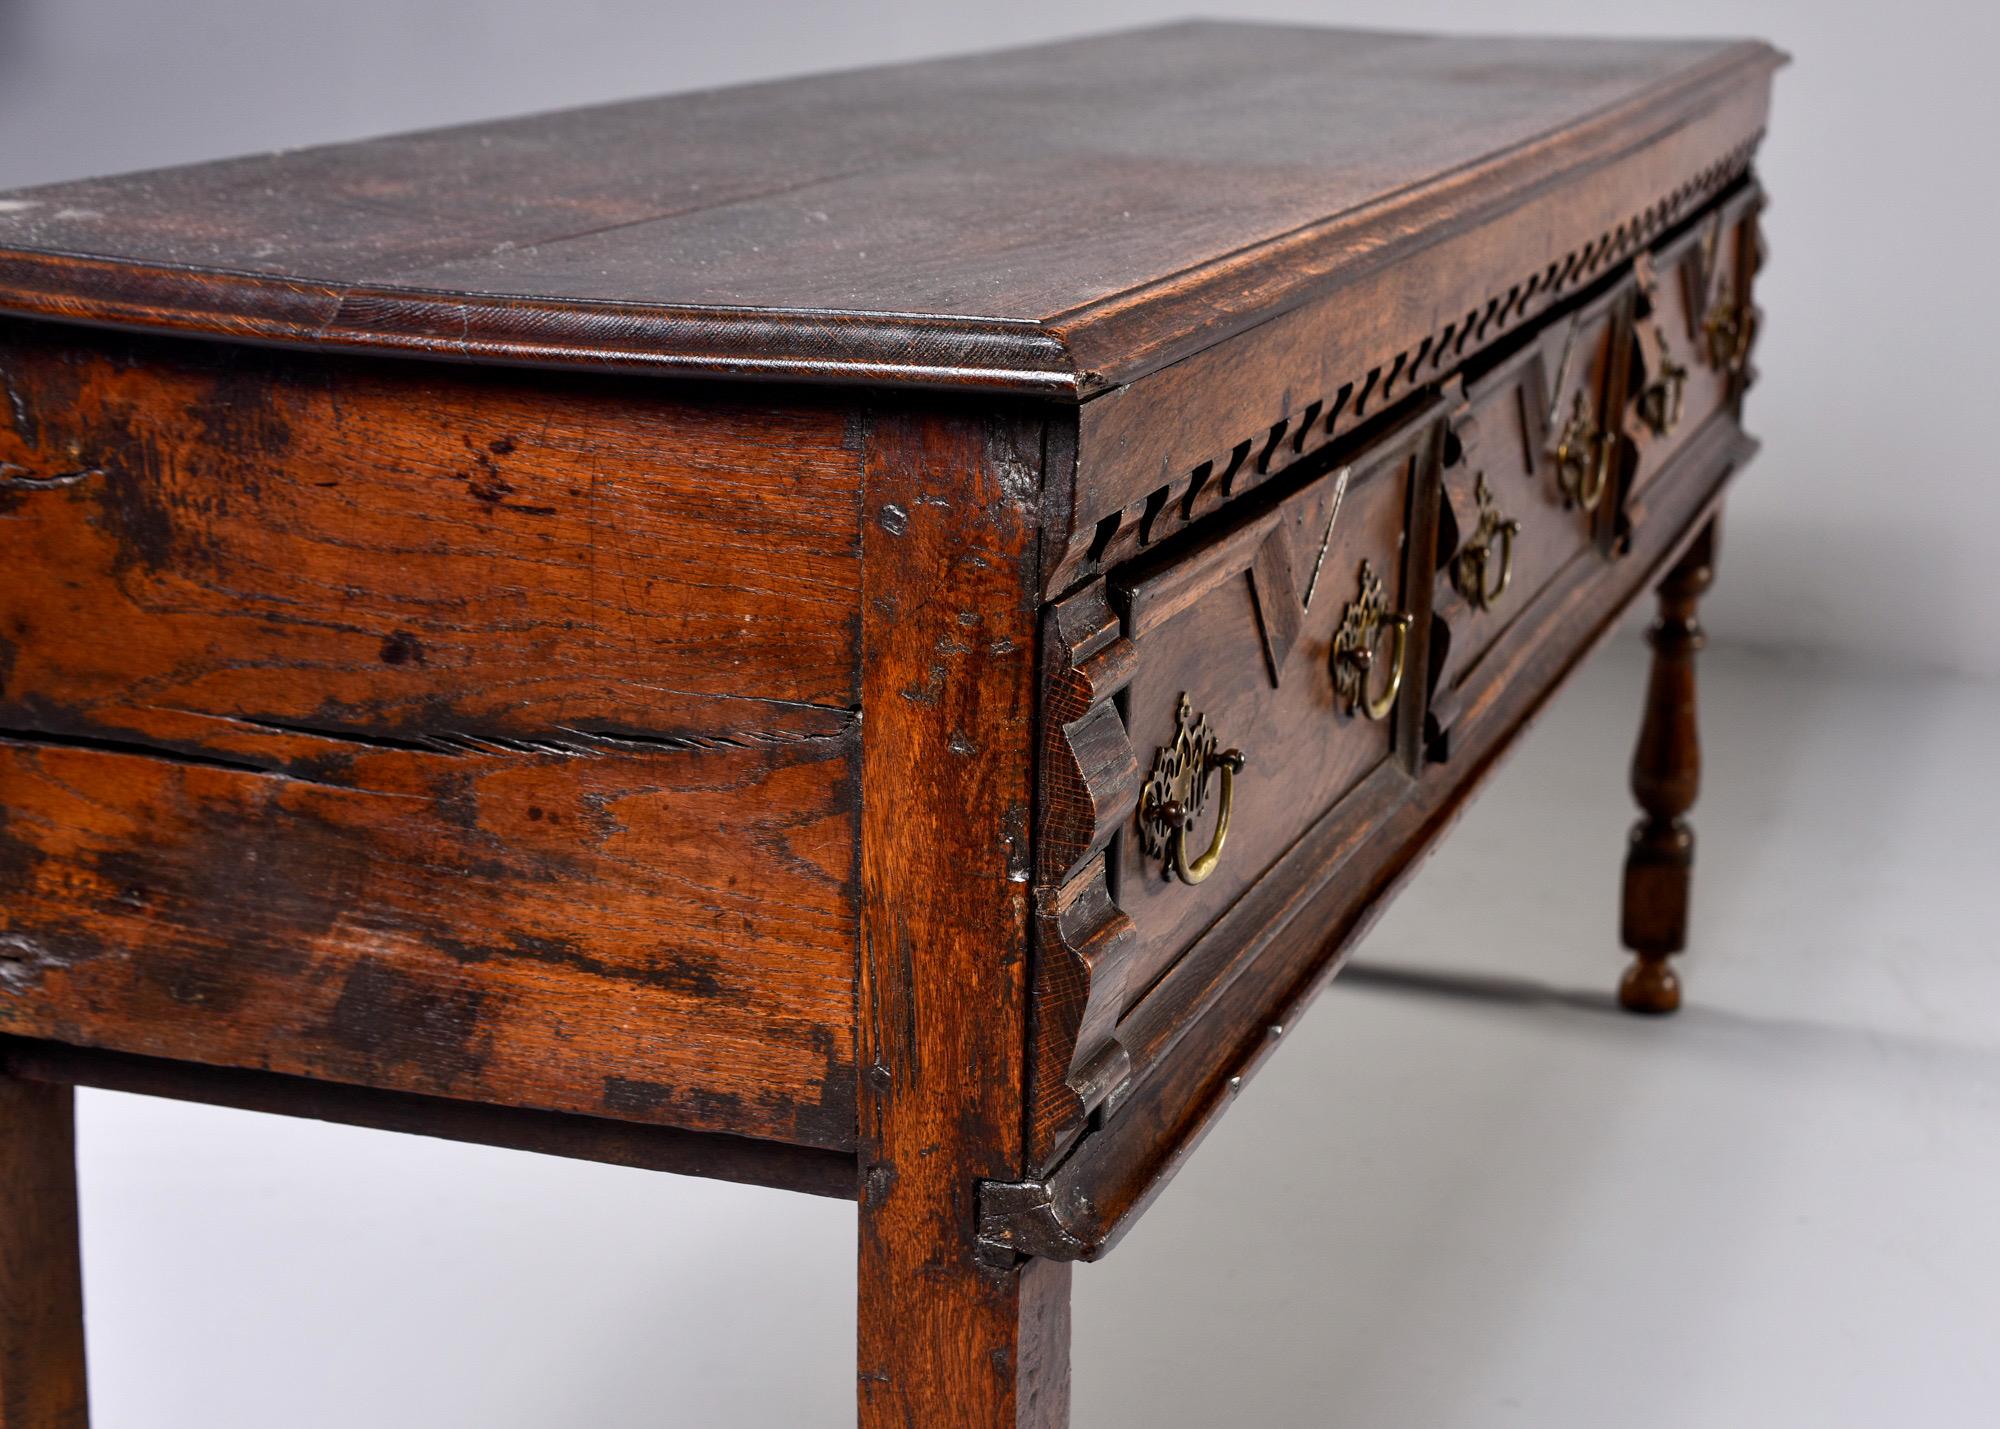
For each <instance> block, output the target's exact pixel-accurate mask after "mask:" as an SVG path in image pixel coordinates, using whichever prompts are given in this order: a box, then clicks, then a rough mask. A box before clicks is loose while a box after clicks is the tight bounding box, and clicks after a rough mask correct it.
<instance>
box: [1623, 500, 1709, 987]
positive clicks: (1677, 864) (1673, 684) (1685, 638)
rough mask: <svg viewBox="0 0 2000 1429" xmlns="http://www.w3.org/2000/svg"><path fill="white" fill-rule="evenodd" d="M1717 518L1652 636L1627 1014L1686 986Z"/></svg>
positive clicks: (1633, 850)
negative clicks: (1703, 663) (1701, 701)
mask: <svg viewBox="0 0 2000 1429" xmlns="http://www.w3.org/2000/svg"><path fill="white" fill-rule="evenodd" d="M1715 546H1716V529H1715V521H1714V520H1713V519H1711V520H1710V521H1709V523H1708V524H1707V525H1706V526H1704V527H1703V528H1702V531H1701V534H1700V535H1699V536H1696V537H1695V539H1694V544H1693V545H1691V546H1689V547H1688V549H1687V553H1686V554H1685V555H1683V556H1682V557H1681V558H1680V560H1679V561H1678V562H1677V563H1676V564H1675V566H1674V568H1673V569H1672V570H1671V571H1669V572H1667V577H1666V579H1665V580H1663V581H1661V582H1660V589H1659V596H1660V617H1659V619H1658V620H1656V621H1654V622H1653V627H1652V629H1651V630H1649V631H1648V632H1647V637H1646V638H1647V639H1648V640H1649V641H1650V642H1651V644H1652V646H1653V673H1652V677H1651V679H1650V680H1649V681H1648V682H1647V686H1646V717H1645V722H1644V723H1643V724H1642V725H1641V726H1640V728H1639V746H1638V748H1637V749H1636V750H1634V751H1633V754H1632V792H1633V794H1634V795H1636V796H1637V797H1638V800H1639V807H1640V808H1641V809H1643V810H1645V817H1644V818H1642V819H1640V820H1639V822H1638V823H1637V824H1636V825H1635V826H1634V827H1633V829H1632V842H1631V846H1630V847H1629V848H1628V849H1627V851H1626V854H1625V896H1624V918H1623V928H1624V940H1625V946H1626V947H1628V948H1630V949H1631V950H1632V953H1633V958H1632V963H1631V966H1629V967H1628V968H1626V969H1625V977H1624V979H1623V980H1622V981H1621V982H1620V983H1619V984H1618V1001H1619V1004H1620V1005H1621V1006H1623V1007H1624V1008H1625V1009H1626V1010H1627V1011H1628V1012H1651V1013H1662V1012H1672V1011H1673V1010H1674V1009H1675V1008H1677V1007H1679V1006H1680V1005H1681V980H1680V978H1679V977H1678V976H1677V975H1676V974H1675V972H1674V970H1673V968H1672V967H1671V966H1670V965H1669V963H1668V961H1667V960H1668V958H1670V957H1671V956H1673V955H1674V954H1675V953H1678V952H1679V951H1680V950H1681V949H1682V948H1684V947H1686V946H1687V918H1688V883H1689V880H1690V877H1691V875H1692V874H1693V872H1694V830H1693V829H1691V828H1689V827H1688V824H1687V820H1686V819H1685V818H1684V817H1683V816H1684V815H1685V814H1686V813H1687V811H1688V810H1689V809H1690V808H1692V807H1693V806H1694V801H1695V795H1696V794H1697V793H1698V792H1699V791H1700V788H1701V739H1700V736H1699V733H1698V731H1697V729H1696V727H1695V693H1694V656H1695V652H1696V651H1697V650H1699V649H1701V646H1702V639H1703V637H1702V633H1701V625H1700V624H1699V623H1698V622H1697V621H1696V620H1695V607H1696V606H1697V605H1698V604H1699V603H1700V600H1701V597H1702V594H1703V593H1704V592H1705V591H1707V589H1708V588H1709V585H1710V584H1711V583H1712V582H1713V581H1714V579H1715Z"/></svg>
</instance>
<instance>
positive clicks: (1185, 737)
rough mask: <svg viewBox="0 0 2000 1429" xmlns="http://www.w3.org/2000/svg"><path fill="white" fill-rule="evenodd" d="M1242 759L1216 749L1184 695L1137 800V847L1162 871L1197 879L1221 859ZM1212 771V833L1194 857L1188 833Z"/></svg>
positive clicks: (1192, 880) (1236, 751) (1233, 751)
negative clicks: (1214, 804)
mask: <svg viewBox="0 0 2000 1429" xmlns="http://www.w3.org/2000/svg"><path fill="white" fill-rule="evenodd" d="M1246 762H1247V761H1246V760H1245V758H1244V754H1243V751H1242V750H1240V749H1217V748H1216V738H1215V731H1214V729H1212V728H1211V727H1210V726H1209V723H1208V717H1207V716H1206V715H1203V716H1199V717H1197V716H1196V715H1195V713H1194V711H1193V707H1192V706H1191V705H1190V704H1189V703H1188V697H1187V696H1186V695H1182V696H1181V702H1180V708H1179V710H1178V711H1177V712H1176V716H1175V721H1174V739H1173V743H1171V744H1164V745H1161V746H1160V750H1159V752H1158V753H1157V754H1156V755H1154V756H1153V772H1152V774H1151V775H1150V776H1149V777H1148V778H1147V780H1146V789H1145V792H1144V794H1142V795H1141V796H1140V799H1139V846H1140V848H1142V849H1143V850H1144V851H1145V852H1147V853H1148V854H1151V855H1152V856H1154V857H1155V858H1158V859H1160V860H1161V866H1162V871H1163V873H1165V874H1166V875H1167V876H1168V877H1176V878H1179V879H1180V881H1181V882H1183V883H1200V882H1201V881H1202V880H1203V879H1205V878H1207V877H1208V876H1209V875H1210V874H1211V873H1214V872H1215V868H1216V865H1217V864H1219V863H1221V862H1222V847H1223V845H1224V844H1225V843H1227V842H1228V841H1229V816H1230V813H1231V812H1232V810H1233V809H1234V807H1235V804H1236V776H1237V775H1238V774H1241V773H1242V772H1243V766H1244V764H1245V763H1246ZM1211 774H1219V775H1221V776H1222V777H1221V779H1220V781H1219V782H1218V784H1217V788H1216V798H1217V808H1216V815H1215V833H1214V834H1213V835H1211V836H1210V838H1209V841H1208V847H1207V849H1205V850H1204V851H1203V852H1202V853H1201V854H1200V855H1199V856H1198V857H1195V858H1189V857H1188V831H1189V830H1190V829H1192V828H1193V827H1194V824H1195V820H1196V819H1197V818H1199V817H1200V815H1201V811H1202V809H1203V808H1205V807H1206V806H1207V803H1208V798H1209V789H1210V783H1211V781H1210V778H1209V776H1210V775H1211Z"/></svg>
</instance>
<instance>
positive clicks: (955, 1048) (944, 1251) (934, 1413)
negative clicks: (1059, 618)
mask: <svg viewBox="0 0 2000 1429" xmlns="http://www.w3.org/2000/svg"><path fill="white" fill-rule="evenodd" d="M865 441H866V454H867V455H866V461H867V483H866V494H865V496H864V499H863V505H862V512H861V546H862V616H861V626H862V650H863V660H862V696H861V705H862V772H861V867H860V881H861V899H862V903H861V934H860V960H861V976H860V982H859V996H858V998H857V1007H856V1037H855V1046H856V1061H857V1065H858V1067H859V1069H860V1076H859V1089H858V1095H859V1107H860V1117H859V1126H858V1128H857V1132H858V1151H859V1154H858V1157H857V1161H858V1174H859V1178H860V1184H859V1188H858V1200H859V1204H860V1217H859V1220H860V1238H859V1266H858V1269H859V1276H858V1311H859V1316H858V1319H859V1334H858V1341H857V1346H858V1354H857V1360H856V1374H857V1398H858V1403H859V1410H860V1413H859V1423H860V1425H861V1429H891V1426H895V1429H906V1426H911V1425H924V1426H931V1425H940V1426H943V1425H950V1426H966V1429H1002V1427H1003V1426H1005V1429H1059V1426H1062V1425H1066V1424H1067V1423H1068V1422H1069V1292H1070V1267H1069V1266H1068V1265H1067V1264H1066V1263H1060V1262H1056V1261H1051V1260H1040V1259H1026V1260H1015V1259H1013V1258H1011V1257H1005V1256H995V1255H993V1254H992V1253H991V1252H990V1251H989V1252H988V1253H987V1254H986V1255H985V1256H982V1255H981V1253H980V1248H979V1241H978V1234H979V1215H978V1212H979V1188H980V1184H981V1183H982V1182H983V1181H996V1180H997V1181H1014V1180H1018V1179H1019V1178H1020V1176H1021V1175H1022V1174H1023V1172H1024V1169H1025V1167H1024V1160H1025V1156H1026V1144H1027V1132H1026V1115H1025V1111H1026V1108H1025V1097H1026V1091H1025V1086H1026V1070H1025V1069H1026V1061H1027V1045H1028V1036H1027V1016H1028V953H1029V936H1030V933H1029V930H1030V928H1031V909H1030V895H1029V888H1030V881H1029V870H1030V866H1031V865H1030V862H1029V853H1030V851H1029V847H1028V837H1029V834H1028V830H1029V823H1030V818H1029V808H1030V792H1031V781H1032V775H1033V753H1034V714H1035V705H1036V681H1035V670H1036V628H1037V623H1038V622H1037V613H1038V612H1037V605H1038V598H1039V577H1038V572H1037V567H1036V551H1037V512H1036V504H1037V502H1038V501H1039V499H1040V491H1039V488H1040V485H1041V483H1040V481H1039V480H1038V479H1037V477H1038V473H1039V472H1040V469H1041V449H1042V431H1041V423H1040V422H1039V421H1033V420H1030V419H1028V418H1026V417H1009V416H998V415H987V414H982V413H980V412H979V411H977V410H975V409H971V408H967V409H964V410H959V409H956V408H952V407H948V406H945V405H942V404H940V405H939V406H933V407H928V408H924V409H920V410H917V411H913V412H908V413H886V414H877V415H874V416H871V417H870V419H869V421H868V424H867V435H866V438H865Z"/></svg>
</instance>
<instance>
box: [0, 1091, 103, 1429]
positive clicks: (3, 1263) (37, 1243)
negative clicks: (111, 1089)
mask: <svg viewBox="0 0 2000 1429" xmlns="http://www.w3.org/2000/svg"><path fill="white" fill-rule="evenodd" d="M74 1097H75V1094H74V1093H73V1092H72V1091H71V1090H70V1089H69V1088H68V1087H61V1086H50V1085H44V1084H42V1083H38V1082H21V1081H16V1080H14V1079H13V1078H12V1077H8V1076H5V1075H0V1429H85V1426H86V1425H87V1424H88V1423H89V1419H90V1410H89V1406H88V1402H87V1400H86V1398H85V1394H84V1379H83V1275H82V1269H81V1262H80V1261H79V1259H78V1256H77V1227H76V1132H75V1120H74V1117H73V1115H72V1106H73V1103H74Z"/></svg>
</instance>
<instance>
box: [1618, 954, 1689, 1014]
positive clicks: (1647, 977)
mask: <svg viewBox="0 0 2000 1429" xmlns="http://www.w3.org/2000/svg"><path fill="white" fill-rule="evenodd" d="M1618 1005H1619V1006H1620V1007H1622V1008H1624V1009H1625V1010H1626V1011H1627V1012H1643V1013H1645V1014H1647V1015H1648V1016H1651V1017H1660V1016H1664V1015H1665V1014H1666V1013H1669V1012H1677V1011H1679V1010H1680V1005H1681V980H1680V975H1679V974H1678V973H1676V972H1675V971H1674V970H1673V969H1672V968H1671V967H1669V966H1668V965H1667V960H1666V959H1665V958H1645V957H1639V958H1634V959H1632V965H1631V966H1630V967H1628V968H1626V969H1625V976H1624V977H1622V978H1620V979H1619V980H1618Z"/></svg>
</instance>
